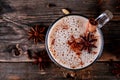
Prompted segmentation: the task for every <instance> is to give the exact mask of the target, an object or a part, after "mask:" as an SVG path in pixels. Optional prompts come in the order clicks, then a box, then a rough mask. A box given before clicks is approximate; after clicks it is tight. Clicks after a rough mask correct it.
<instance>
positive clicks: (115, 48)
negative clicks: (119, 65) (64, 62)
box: [0, 0, 120, 80]
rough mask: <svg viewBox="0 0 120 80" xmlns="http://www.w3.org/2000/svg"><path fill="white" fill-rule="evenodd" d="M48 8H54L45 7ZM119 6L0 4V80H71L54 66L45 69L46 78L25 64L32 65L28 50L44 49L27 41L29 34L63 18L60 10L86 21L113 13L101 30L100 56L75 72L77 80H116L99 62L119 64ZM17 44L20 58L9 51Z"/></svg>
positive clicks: (95, 2)
mask: <svg viewBox="0 0 120 80" xmlns="http://www.w3.org/2000/svg"><path fill="white" fill-rule="evenodd" d="M48 4H54V5H55V6H52V7H48ZM119 6H120V1H119V0H0V11H1V13H0V15H1V17H3V19H0V80H74V79H67V78H65V77H64V74H63V71H64V72H66V73H67V72H69V71H68V70H65V69H62V68H60V67H58V66H56V65H55V64H53V63H51V65H50V66H48V68H46V70H45V74H44V72H42V73H41V72H40V71H39V69H38V67H37V66H35V65H32V63H26V62H33V60H30V59H28V57H27V55H26V51H27V50H30V51H32V52H34V51H39V50H42V49H45V45H44V43H38V44H37V45H35V44H34V43H33V41H32V40H30V41H28V34H27V32H28V30H29V29H30V28H31V27H32V26H33V25H35V24H40V25H41V26H46V27H47V28H48V27H49V25H50V24H51V23H52V22H54V21H55V20H56V19H58V18H59V17H61V16H63V15H64V14H63V13H62V11H61V9H63V8H67V9H69V10H70V11H71V14H81V15H84V16H86V17H88V18H91V17H94V18H96V17H97V16H98V15H100V14H101V13H102V12H103V11H104V10H106V9H108V10H110V11H111V12H112V13H113V15H114V18H113V19H112V20H111V21H110V22H109V23H107V24H106V25H105V26H104V27H103V28H102V29H101V30H102V32H103V35H104V50H103V53H102V56H101V57H100V59H98V61H97V63H94V64H93V65H92V66H90V67H88V68H86V69H84V70H80V71H78V72H77V73H78V78H77V80H102V79H103V80H119V79H117V78H116V77H115V76H114V75H112V74H111V72H110V71H109V66H108V63H104V62H101V61H109V60H111V59H112V60H114V61H119V60H120V54H119V53H120V49H119V47H120V36H119V35H120V26H119V25H120V8H119ZM1 17H0V18H1ZM4 17H7V18H8V19H7V20H6V18H4ZM17 44H19V45H20V48H21V49H22V55H21V56H20V57H14V56H13V54H12V48H13V47H15V46H16V45H17ZM99 61H100V62H99ZM9 62H10V63H9ZM16 62H18V63H16Z"/></svg>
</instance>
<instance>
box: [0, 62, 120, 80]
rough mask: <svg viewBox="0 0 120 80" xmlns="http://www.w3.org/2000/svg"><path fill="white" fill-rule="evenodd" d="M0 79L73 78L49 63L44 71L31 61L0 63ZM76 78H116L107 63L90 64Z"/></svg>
mask: <svg viewBox="0 0 120 80" xmlns="http://www.w3.org/2000/svg"><path fill="white" fill-rule="evenodd" d="M0 65H1V66H0V74H1V75H0V79H4V80H56V79H57V80H74V79H72V78H66V77H65V76H64V74H66V73H70V72H71V71H69V70H65V69H63V68H60V67H58V66H56V65H55V64H53V63H51V65H49V66H48V67H47V68H45V70H44V71H40V70H39V69H38V67H37V66H36V65H32V63H11V64H10V63H0ZM13 65H14V66H13ZM76 74H77V76H76V80H101V79H103V80H106V79H107V80H118V79H117V78H116V77H115V76H114V75H113V74H112V73H111V71H110V70H109V64H108V63H106V62H105V63H101V62H100V63H95V64H93V65H92V66H90V67H88V68H86V69H83V70H80V71H77V72H76Z"/></svg>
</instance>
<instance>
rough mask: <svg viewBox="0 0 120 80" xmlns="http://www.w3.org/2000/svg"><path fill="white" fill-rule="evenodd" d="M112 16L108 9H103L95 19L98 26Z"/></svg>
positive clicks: (102, 24)
mask: <svg viewBox="0 0 120 80" xmlns="http://www.w3.org/2000/svg"><path fill="white" fill-rule="evenodd" d="M112 18H113V14H112V12H111V11H109V10H105V11H104V12H103V13H102V14H101V15H99V16H98V17H97V18H96V19H95V21H97V22H98V28H101V27H103V26H104V25H105V24H106V23H107V22H108V21H110V20H111V19H112Z"/></svg>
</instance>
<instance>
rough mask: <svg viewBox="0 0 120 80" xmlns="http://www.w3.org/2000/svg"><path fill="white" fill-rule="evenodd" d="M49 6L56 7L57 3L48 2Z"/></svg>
mask: <svg viewBox="0 0 120 80" xmlns="http://www.w3.org/2000/svg"><path fill="white" fill-rule="evenodd" d="M47 7H48V8H51V7H56V5H55V4H53V3H48V4H47Z"/></svg>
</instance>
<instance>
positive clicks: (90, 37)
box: [81, 32, 97, 53]
mask: <svg viewBox="0 0 120 80" xmlns="http://www.w3.org/2000/svg"><path fill="white" fill-rule="evenodd" d="M81 39H82V40H81V44H82V48H81V51H82V50H86V51H88V52H89V53H90V52H91V51H92V48H97V46H96V45H95V42H96V41H97V39H96V38H95V36H94V34H92V33H90V32H88V33H86V34H84V35H83V36H81Z"/></svg>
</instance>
